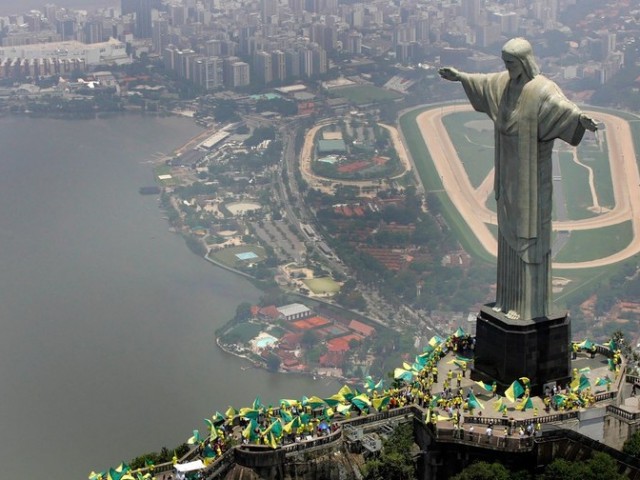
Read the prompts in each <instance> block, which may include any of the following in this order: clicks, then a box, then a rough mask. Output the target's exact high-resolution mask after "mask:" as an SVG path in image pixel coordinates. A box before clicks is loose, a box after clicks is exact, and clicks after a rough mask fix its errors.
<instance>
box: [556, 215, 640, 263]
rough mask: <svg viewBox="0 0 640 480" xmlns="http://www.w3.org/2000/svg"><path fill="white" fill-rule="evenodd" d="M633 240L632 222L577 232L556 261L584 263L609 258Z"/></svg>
mask: <svg viewBox="0 0 640 480" xmlns="http://www.w3.org/2000/svg"><path fill="white" fill-rule="evenodd" d="M632 238H633V231H632V226H631V220H629V221H627V222H624V223H621V224H618V225H611V226H610V227H603V228H598V229H595V230H575V231H573V232H571V237H570V239H569V243H567V245H566V247H564V248H563V249H562V250H561V251H560V252H559V253H558V255H557V257H556V258H555V261H556V262H559V263H563V262H582V261H587V260H594V259H596V258H603V257H607V256H609V255H612V254H614V253H616V252H618V251H620V250H622V249H623V248H624V247H626V246H627V245H629V243H630V242H631V239H632Z"/></svg>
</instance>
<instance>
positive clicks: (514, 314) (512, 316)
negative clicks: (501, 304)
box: [507, 310, 520, 320]
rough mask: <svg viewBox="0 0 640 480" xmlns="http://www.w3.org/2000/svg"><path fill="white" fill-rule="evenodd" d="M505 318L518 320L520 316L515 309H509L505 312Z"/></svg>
mask: <svg viewBox="0 0 640 480" xmlns="http://www.w3.org/2000/svg"><path fill="white" fill-rule="evenodd" d="M507 318H508V319H509V320H518V319H519V318H520V314H519V313H518V312H516V311H515V310H509V312H508V313H507Z"/></svg>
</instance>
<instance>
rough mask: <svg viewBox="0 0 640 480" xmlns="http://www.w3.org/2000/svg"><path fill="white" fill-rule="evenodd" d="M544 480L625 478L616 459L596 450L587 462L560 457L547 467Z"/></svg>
mask: <svg viewBox="0 0 640 480" xmlns="http://www.w3.org/2000/svg"><path fill="white" fill-rule="evenodd" d="M542 478H543V480H600V479H603V478H606V479H607V480H623V479H624V478H626V477H625V476H624V475H620V474H619V473H618V465H617V463H616V461H615V460H614V459H613V458H612V457H611V456H610V455H607V454H606V453H602V452H596V453H594V454H593V457H591V458H590V459H589V460H588V461H586V462H569V461H567V460H565V459H563V458H558V459H556V460H554V461H553V462H551V463H550V464H549V465H548V466H547V468H545V471H544V475H543V476H542Z"/></svg>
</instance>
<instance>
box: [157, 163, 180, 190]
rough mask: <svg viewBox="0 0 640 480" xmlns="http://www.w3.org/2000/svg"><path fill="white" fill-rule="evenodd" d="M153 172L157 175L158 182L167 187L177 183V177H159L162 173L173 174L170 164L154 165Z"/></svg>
mask: <svg viewBox="0 0 640 480" xmlns="http://www.w3.org/2000/svg"><path fill="white" fill-rule="evenodd" d="M153 174H154V176H155V179H156V182H158V183H159V184H160V185H164V186H167V187H171V186H174V185H177V183H176V181H175V179H173V178H170V179H168V180H160V179H159V178H158V177H159V176H160V175H171V167H170V166H169V165H158V166H157V167H154V169H153Z"/></svg>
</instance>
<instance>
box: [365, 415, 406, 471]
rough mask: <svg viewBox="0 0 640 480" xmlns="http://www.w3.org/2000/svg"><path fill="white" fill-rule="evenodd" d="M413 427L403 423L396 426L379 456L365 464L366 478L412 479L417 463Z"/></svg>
mask: <svg viewBox="0 0 640 480" xmlns="http://www.w3.org/2000/svg"><path fill="white" fill-rule="evenodd" d="M413 444H414V442H413V427H412V426H411V424H408V423H407V424H403V425H399V426H398V427H396V429H395V430H394V431H393V434H391V436H390V437H389V438H388V439H387V440H385V442H384V446H383V449H382V453H381V455H380V457H379V458H376V459H373V460H369V461H367V462H366V463H365V464H364V466H363V472H362V473H363V476H364V479H365V480H412V479H414V478H415V474H416V471H415V465H414V461H413V456H412V454H411V451H412V448H413Z"/></svg>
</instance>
